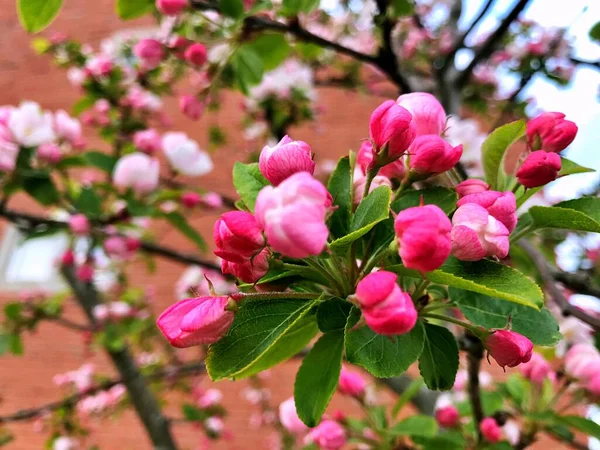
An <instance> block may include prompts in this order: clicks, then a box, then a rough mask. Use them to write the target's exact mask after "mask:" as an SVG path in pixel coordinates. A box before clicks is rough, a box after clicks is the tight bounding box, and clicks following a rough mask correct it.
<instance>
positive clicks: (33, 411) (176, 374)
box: [0, 362, 205, 423]
mask: <svg viewBox="0 0 600 450" xmlns="http://www.w3.org/2000/svg"><path fill="white" fill-rule="evenodd" d="M204 370H205V366H204V363H203V362H195V363H188V364H185V365H183V366H181V367H167V368H164V369H161V370H159V371H156V372H154V373H152V374H150V375H148V376H146V377H145V378H146V380H147V381H158V380H162V379H164V378H182V377H186V376H192V375H196V374H199V373H202V372H204ZM121 383H123V379H121V378H116V379H113V380H107V381H104V382H102V383H100V384H98V385H96V386H94V387H92V388H90V389H88V390H87V391H85V392H79V393H77V394H73V395H70V396H68V397H66V398H64V399H62V400H58V401H56V402H51V403H46V404H45V405H42V406H38V407H35V408H27V409H21V410H19V411H16V412H14V413H12V414H8V415H6V416H0V423H6V422H19V421H23V420H30V419H35V418H37V417H39V416H40V415H42V414H44V413H45V412H48V411H55V410H57V409H61V408H71V407H73V406H75V405H76V404H77V403H79V402H80V401H82V400H83V399H85V398H87V397H90V396H92V395H95V394H97V393H99V392H102V391H105V390H107V389H110V388H112V387H114V386H116V385H117V384H121Z"/></svg>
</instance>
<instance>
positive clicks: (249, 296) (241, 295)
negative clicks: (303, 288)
mask: <svg viewBox="0 0 600 450" xmlns="http://www.w3.org/2000/svg"><path fill="white" fill-rule="evenodd" d="M320 296H321V294H313V293H311V292H292V291H286V292H236V293H235V294H231V298H233V299H234V300H286V299H292V298H293V299H304V300H315V299H317V298H319V297H320Z"/></svg>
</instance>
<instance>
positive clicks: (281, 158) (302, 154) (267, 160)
mask: <svg viewBox="0 0 600 450" xmlns="http://www.w3.org/2000/svg"><path fill="white" fill-rule="evenodd" d="M258 164H259V166H258V167H259V169H260V171H261V173H262V174H263V175H264V177H265V178H266V179H267V180H269V181H270V182H271V184H273V185H274V186H277V185H278V184H279V183H281V182H282V181H283V180H285V179H286V178H288V177H289V176H290V175H293V174H295V173H297V172H308V173H310V174H311V175H312V174H313V173H314V171H315V162H314V161H313V159H312V152H311V149H310V146H309V145H308V144H307V143H306V142H303V141H294V140H292V138H290V137H289V136H288V135H286V136H284V137H283V139H281V141H279V143H277V144H276V145H274V146H272V147H270V146H268V145H266V146H265V147H264V148H263V149H262V152H261V153H260V158H259V163H258Z"/></svg>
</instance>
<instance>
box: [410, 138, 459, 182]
mask: <svg viewBox="0 0 600 450" xmlns="http://www.w3.org/2000/svg"><path fill="white" fill-rule="evenodd" d="M462 151H463V147H462V145H458V146H456V147H452V145H450V143H449V142H447V141H445V140H444V139H442V138H441V137H439V136H437V135H434V134H426V135H422V136H417V138H416V139H415V140H414V142H413V143H412V145H411V146H410V150H409V155H410V156H409V159H408V163H409V166H410V168H411V169H413V170H414V171H416V172H418V173H422V174H438V173H442V172H446V171H447V170H450V169H452V168H453V167H454V166H455V165H456V163H457V162H458V160H459V159H460V157H461V156H462Z"/></svg>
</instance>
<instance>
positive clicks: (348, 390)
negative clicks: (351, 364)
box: [338, 366, 367, 397]
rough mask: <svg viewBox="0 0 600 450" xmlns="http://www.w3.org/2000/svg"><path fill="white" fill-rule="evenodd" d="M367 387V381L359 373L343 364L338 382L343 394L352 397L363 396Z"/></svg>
mask: <svg viewBox="0 0 600 450" xmlns="http://www.w3.org/2000/svg"><path fill="white" fill-rule="evenodd" d="M366 388H367V382H366V381H365V379H364V378H363V377H362V376H361V375H360V374H359V373H357V372H353V371H351V370H348V369H346V367H345V366H342V371H341V373H340V382H339V384H338V389H339V391H340V392H341V393H342V394H344V395H349V396H351V397H362V396H363V395H364V394H365V389H366Z"/></svg>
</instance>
